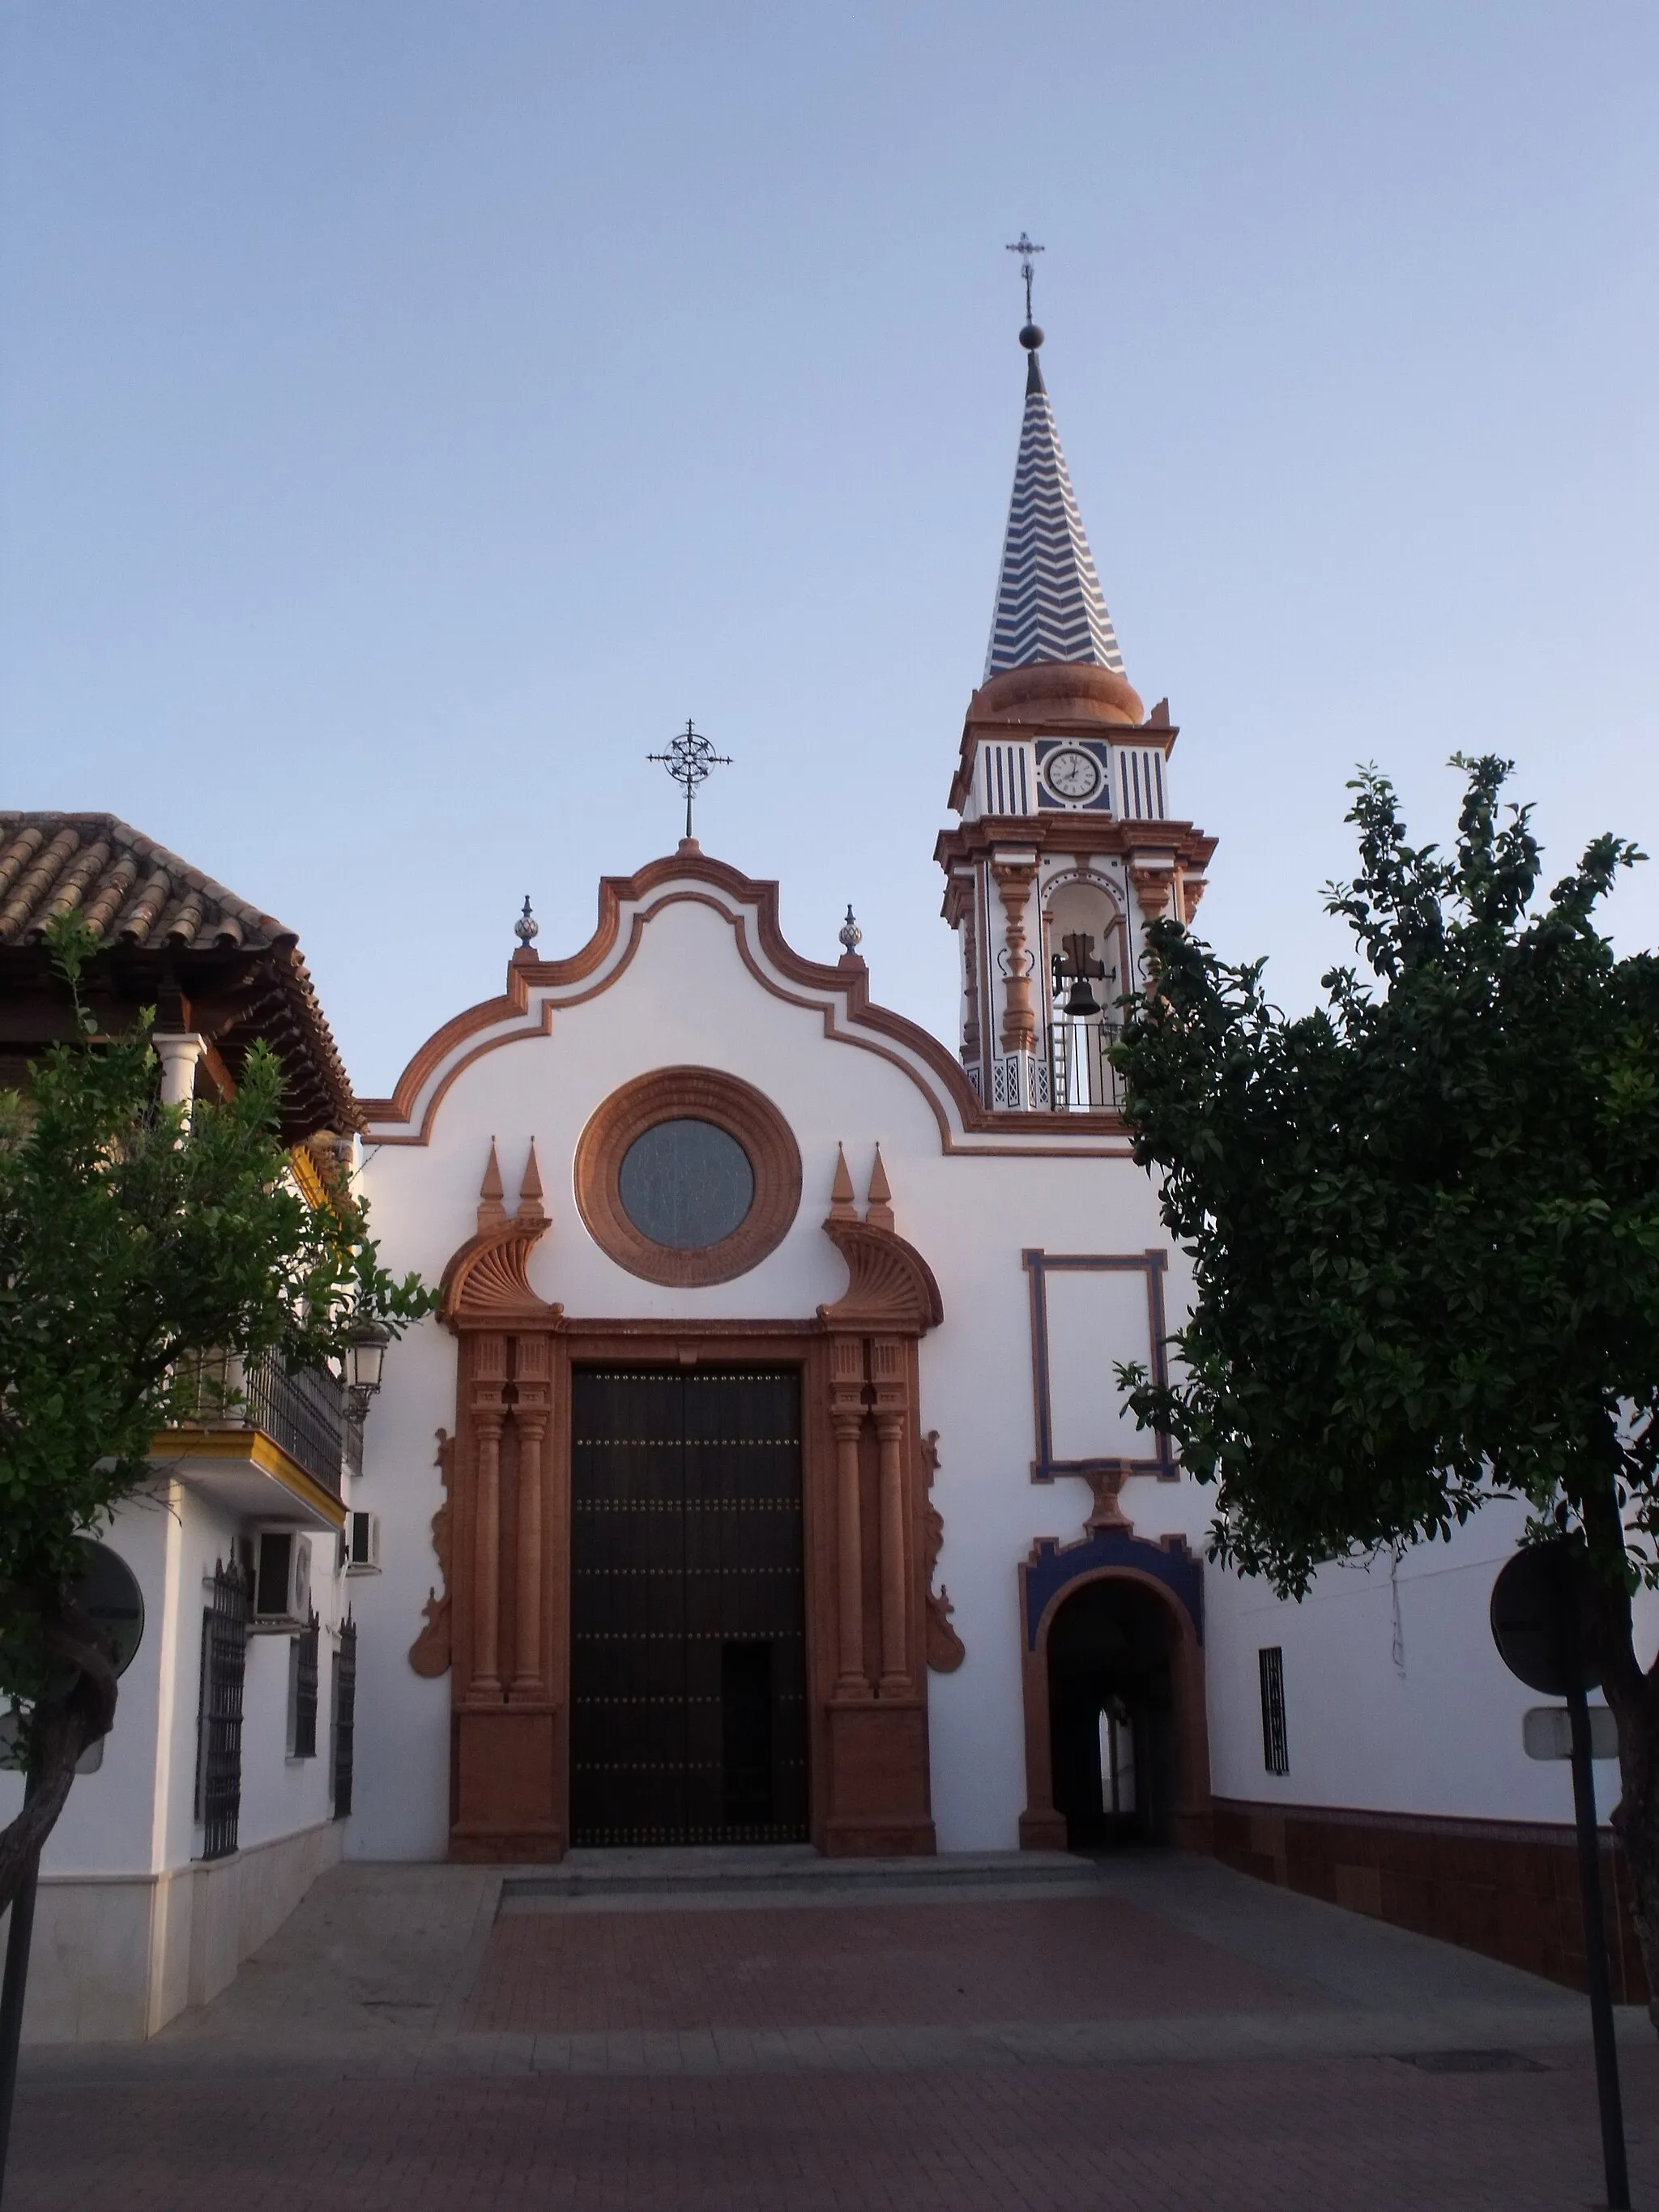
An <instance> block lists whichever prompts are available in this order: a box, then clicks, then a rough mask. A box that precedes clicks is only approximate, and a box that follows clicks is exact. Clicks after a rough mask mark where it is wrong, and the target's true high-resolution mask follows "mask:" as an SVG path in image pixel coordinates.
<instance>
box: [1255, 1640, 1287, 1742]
mask: <svg viewBox="0 0 1659 2212" xmlns="http://www.w3.org/2000/svg"><path fill="white" fill-rule="evenodd" d="M1255 1656H1256V1661H1257V1663H1258V1665H1259V1666H1260V1667H1261V1758H1262V1763H1263V1765H1265V1766H1266V1767H1267V1771H1268V1773H1269V1774H1288V1773H1289V1772H1290V1771H1291V1754H1290V1750H1289V1747H1288V1746H1287V1745H1286V1743H1285V1654H1284V1651H1283V1650H1282V1649H1281V1648H1280V1646H1279V1644H1272V1645H1270V1646H1268V1647H1267V1648H1265V1649H1263V1650H1260V1651H1258V1652H1257V1653H1256V1655H1255Z"/></svg>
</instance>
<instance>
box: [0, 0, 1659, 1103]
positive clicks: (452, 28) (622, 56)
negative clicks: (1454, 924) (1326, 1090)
mask: <svg viewBox="0 0 1659 2212" xmlns="http://www.w3.org/2000/svg"><path fill="white" fill-rule="evenodd" d="M1656 96H1659V14H1656V12H1655V10H1654V9H1652V7H1651V6H1650V5H1640V6H1638V5H1623V4H1618V0H1613V4H1607V3H1606V0H1598V4H1596V5H1595V6H1594V7H1589V6H1571V5H1565V6H1564V5H1560V4H1559V3H1558V0H1552V4H1528V0H1492V4H1468V5H1465V4H1459V0H1432V4H1421V5H1418V4H1407V0H1397V4H1392V5H1379V6H1375V7H1357V6H1349V7H1343V6H1340V5H1337V4H1334V0H1332V4H1320V5H1279V4H1272V0H1269V4H1265V5H1261V6H1255V7H1249V8H1245V7H1240V6H1237V5H1236V4H1231V0H1227V4H1220V3H1219V0H1218V4H1210V5H1181V4H1175V5H1160V6H1158V7H1155V8H1154V7H1148V6H1146V5H1137V6H1126V5H1115V4H1103V0H1082V3H1081V4H1042V0H1033V3H1032V4H1025V5H1021V6H1018V7H1016V6H1012V5H994V4H986V0H954V4H937V5H913V4H907V0H887V4H884V5H881V6H874V7H857V8H854V7H849V6H846V5H841V4H834V0H821V4H819V5H817V6H811V7H808V6H800V5H794V6H788V5H785V6H780V5H778V4H775V0H773V4H758V0H757V4H752V5H727V4H720V0H694V4H691V5H687V4H685V0H677V4H659V0H645V3H644V4H639V5H616V6H611V7H609V8H596V7H591V6H583V7H578V6H574V5H559V4H555V0H258V4H252V0H0V163H3V167H0V285H3V303H4V304H3V324H0V803H3V804H6V805H24V806H67V807H88V808H91V807H95V808H108V809H111V810H112V811H115V812H117V813H119V814H121V815H123V816H125V817H126V818H127V819H128V820H129V821H131V822H132V823H136V824H137V825H138V826H139V827H141V828H142V829H144V830H146V831H147V832H148V833H149V835H150V836H154V837H155V838H158V839H159V840H161V842H164V843H166V844H168V845H171V846H172V847H173V848H174V849H175V850H177V851H179V852H180V853H182V854H185V855H186V856H187V857H188V858H189V859H190V860H191V861H192V862H193V863H194V864H195V865H197V866H200V867H202V868H204V869H205V870H207V871H208V872H210V873H212V874H214V875H216V876H218V877H219V878H221V879H222V880H223V881H225V882H227V883H228V884H231V885H232V886H234V889H235V890H238V891H239V892H240V893H241V894H242V895H243V896H246V897H248V898H250V899H252V900H254V901H256V902H258V903H260V904H261V905H264V906H265V907H267V908H270V910H271V911H273V912H275V913H276V914H278V915H282V916H283V918H284V919H285V920H286V921H289V922H290V923H292V924H293V925H294V926H295V927H297V929H298V930H299V932H300V935H301V942H302V944H303V945H304V947H305V949H306V951H307V956H308V957H309V958H310V961H311V963H312V966H313V971H314V972H315V975H316V976H317V979H318V981H319V986H320V988H321V991H322V994H323V997H324V1001H325V1005H326V1006H327V1008H328V1010H329V1012H330V1013H331V1017H332V1018H333V1021H334V1023H335V1025H336V1028H337V1032H338V1034H339V1036H340V1039H341V1042H342V1044H343V1048H344V1050H345V1053H346V1055H347V1060H348V1063H349V1066H350V1067H351V1069H352V1072H353V1074H354V1076H355V1078H356V1081H357V1083H358V1085H359V1088H360V1089H362V1090H364V1091H378V1090H380V1089H383V1088H385V1087H386V1086H388V1085H390V1083H391V1081H392V1078H393V1076H394V1075H395V1074H396V1073H397V1072H398V1068H399V1067H400V1066H401V1065H402V1064H403V1061H404V1059H405V1058H406V1057H407V1055H408V1054H410V1052H411V1051H412V1050H413V1049H414V1048H415V1047H416V1045H417V1044H418V1043H419V1042H421V1040H422V1038H423V1037H424V1036H426V1035H427V1033H428V1031H429V1030H431V1029H432V1028H433V1027H435V1025H436V1024H437V1023H438V1022H439V1021H440V1020H441V1019H443V1018H447V1016H448V1015H449V1014H450V1013H452V1012H453V1011H455V1010H456V1009H457V1008H458V1007H459V1006H461V1005H464V1004H465V1003H468V1002H470V1001H471V1000H474V999H476V998H479V997H483V996H485V995H487V994H489V993H490V992H492V991H494V990H495V989H498V988H499V987H500V979H501V968H502V963H503V961H504V959H505V957H506V955H507V952H508V951H510V950H511V947H512V937H511V925H512V922H513V916H514V915H515V913H516V912H517V909H518V906H519V902H520V899H521V897H522V896H523V895H524V893H525V891H526V890H529V891H530V892H531V894H532V897H533V899H534V902H535V905H536V908H537V911H538V915H539V916H540V918H541V922H542V939H541V944H542V947H543V949H544V950H546V951H551V952H559V951H570V950H573V949H574V947H575V946H576V945H579V944H580V943H581V942H582V941H584V940H585V939H586V936H587V935H588V933H589V931H590V929H591V927H592V917H593V911H594V891H595V882H596V878H597V877H598V876H599V874H600V873H601V872H611V871H616V872H625V871H628V870H629V869H632V868H634V867H635V866H639V865H640V864H641V862H643V861H645V860H648V859H650V858H652V857H653V855H655V854H659V853H660V852H663V851H665V850H666V849H668V848H670V847H671V845H672V842H673V840H674V837H675V836H676V835H677V832H678V823H677V819H676V814H675V799H674V793H673V791H672V789H671V787H670V786H669V785H668V783H667V782H666V781H665V780H664V777H663V773H662V771H661V769H657V768H652V767H649V766H647V763H646V762H645V759H644V756H645V754H646V753H647V751H649V750H653V749H654V748H659V747H660V746H661V745H662V744H663V743H664V742H665V740H666V739H667V738H669V736H670V735H671V733H672V732H673V731H674V729H675V728H676V726H678V725H679V724H682V723H683V722H684V719H685V717H686V716H687V715H688V714H691V715H695V716H696V720H697V723H698V726H699V727H700V728H702V729H705V730H706V731H707V732H708V734H709V735H710V736H711V737H712V738H714V740H715V741H716V742H717V744H719V746H720V750H722V751H725V752H729V753H731V754H732V755H733V756H735V765H734V766H732V768H730V769H725V770H723V771H721V772H720V775H719V780H718V781H716V782H714V783H711V784H710V786H709V787H708V796H707V799H706V801H705V803H704V805H703V807H702V813H701V818H700V825H699V826H700V831H701V834H702V839H703V842H704V844H705V846H706V848H708V849H709V850H711V851H713V852H714V853H716V854H720V856H722V857H724V858H726V859H729V860H732V861H735V862H736V863H737V864H738V866H742V867H744V868H746V869H748V870H749V871H750V872H753V873H756V874H761V875H772V876H777V877H779V878H781V881H782V884H783V913H784V920H785V924H786V927H787V930H788V932H789V933H790V935H791V936H792V938H793V940H794V942H795V943H796V944H797V945H799V947H800V948H801V950H803V951H807V952H809V953H813V954H816V955H817V956H818V957H833V956H834V954H835V952H836V950H837V947H836V942H835V932H836V925H837V923H838V921H839V920H840V917H841V911H842V907H843V905H844V904H845V902H847V901H848V899H850V900H851V901H852V902H853V903H854V907H855V908H857V911H858V915H859V918H860V921H861V922H862V924H863V926H864V928H865V932H866V947H865V949H866V953H867V955H868V957H869V959H870V963H871V966H872V970H873V978H874V982H875V987H876V989H877V992H878V995H879V996H881V997H882V998H884V1000H887V1001H888V1002H889V1003H890V1004H892V1005H895V1006H899V1007H901V1008H902V1009H903V1010H904V1011H906V1012H909V1013H912V1014H914V1015H916V1016H918V1017H919V1018H921V1019H923V1020H925V1021H927V1022H928V1023H929V1024H931V1025H932V1026H933V1027H935V1028H937V1029H939V1030H942V1031H944V1032H945V1033H946V1034H947V1035H949V1034H950V1032H951V1027H952V1024H953V1022H954V1009H955V994H954V984H953V975H954V963H953V952H952V942H951V937H950V933H949V932H948V931H947V930H946V929H945V927H944V925H943V924H942V923H941V922H940V921H939V920H938V918H937V917H938V905H939V879H938V878H937V876H936V873H935V872H934V870H933V865H932V860H931V852H932V846H933V836H934V834H935V832H936V830H937V829H938V828H939V826H940V825H941V824H942V823H944V822H945V820H946V819H947V818H948V817H947V815H946V812H945V793H946V790H947V787H948V784H949V780H950V775H951V767H952V764H953V763H954V760H955V756H956V749H957V738H958V735H959V732H960V728H961V717H962V711H963V706H964V704H965V702H966V701H967V697H968V695H969V690H971V688H972V686H973V684H975V681H976V680H977V678H978V675H979V671H980V668H981V662H982V658H983V654H984V649H985V635H986V629H987V622H988V618H989V614H990V607H991V598H992V588H993V584H994V577H995V570H996V563H997V556H998V551H999V546H1000V534H1001V529H1002V524H1003V520H1004V513H1005V509H1006V499H1007V493H1008V486H1009V481H1010V477H1011V473H1012V464H1013V456H1014V448H1015V444H1016V440H1017V435H1018V416H1019V407H1020V394H1021V390H1022V377H1023V368H1024V363H1023V358H1022V356H1021V355H1020V353H1019V351H1018V347H1017V345H1016V344H1015V342H1014V332H1015V330H1016V328H1017V326H1018V322H1019V320H1020V314H1019V300H1018V275H1017V271H1016V270H1015V267H1014V264H1013V261H1012V257H1010V256H1009V255H1007V254H1006V253H1005V252H1003V250H1002V248H1003V245H1004V242H1005V240H1008V239H1011V238H1013V237H1015V236H1017V235H1018V233H1019V230H1020V228H1021V226H1022V225H1026V226H1029V228H1030V231H1031V234H1032V235H1033V236H1034V237H1036V238H1038V239H1040V240H1042V241H1043V242H1044V243H1045V244H1046V246H1047V247H1048V252H1046V254H1045V255H1044V256H1043V258H1042V262H1041V264H1040V279H1039V295H1038V313H1039V319H1040V320H1041V321H1042V323H1043V324H1044V325H1045V326H1046V328H1047V330H1048V347H1047V349H1046V352H1045V356H1044V361H1045V365H1046V368H1047V370H1048V385H1049V389H1050V392H1051V393H1052V395H1053V398H1054V405H1055V409H1056V412H1057V415H1058V418H1059V422H1060V431H1061V435H1062V437H1063V439H1064V441H1065V443H1066V450H1067V453H1068V455H1069V458H1070V461H1071V467H1072V474H1073V481H1074V483H1075V484H1076V488H1077V491H1078V495H1079V501H1080V502H1081V505H1082V508H1083V513H1084V516H1085V522H1086V524H1087V526H1088V529H1089V532H1090V535H1091V540H1092V543H1093V545H1094V550H1095V555H1096V559H1097V564H1098V566H1099V568H1100V571H1101V574H1102V578H1103V582H1104V586H1105V589H1106V594H1107V599H1108V601H1109V605H1110V606H1111V609H1112V612H1113V615H1114V617H1115V621H1116V623H1117V627H1118V631H1119V635H1120V636H1121V640H1122V643H1123V649H1124V653H1125V657H1126V659H1127V666H1128V671H1129V674H1130V676H1131V678H1132V679H1133V681H1134V682H1135V684H1137V685H1138V687H1139V690H1141V692H1142V694H1143V696H1145V697H1146V700H1147V702H1149V703H1150V702H1152V701H1153V700H1156V699H1157V698H1158V697H1159V696H1163V695H1164V694H1166V693H1167V694H1168V696H1169V697H1170V703H1171V709H1172V712H1173V714H1174V715H1175V717H1176V720H1177V721H1179V722H1180V723H1181V724H1182V727H1183V735H1182V739H1181V742H1180V744H1179V746H1178V747H1177V750H1176V782H1175V790H1176V799H1177V800H1178V802H1179V804H1180V806H1181V808H1182V811H1190V812H1191V813H1192V814H1193V815H1194V817H1196V818H1197V819H1198V820H1199V821H1200V823H1203V825H1204V826H1205V827H1206V828H1207V829H1210V830H1212V831H1213V832H1215V833H1216V834H1217V835H1218V836H1219V837H1220V839H1221V850H1220V853H1219V854H1218V859H1217V862H1216V866H1215V869H1214V872H1213V876H1212V890H1211V892H1210V895H1209V897H1208V899H1207V901H1206V905H1205V908H1204V909H1203V916H1202V920H1203V923H1204V925H1205V927H1206V929H1207V931H1208V933H1209V934H1210V935H1211V936H1212V939H1214V941H1215V942H1216V943H1217V944H1218V945H1220V946H1221V947H1223V948H1224V949H1225V951H1227V952H1229V953H1230V954H1231V955H1235V956H1237V957H1244V956H1247V955H1254V954H1257V953H1266V954H1267V955H1269V956H1270V957H1271V967H1270V970H1269V972H1270V975H1271V976H1272V977H1273V980H1274V981H1275V983H1276V986H1277V989H1278V992H1279V995H1280V997H1281V999H1282V1000H1284V1001H1285V1003H1286V1004H1290V1005H1300V1004H1303V1003H1305V1002H1306V1001H1307V1000H1309V999H1310V997H1311V996H1312V994H1314V992H1315V991H1316V986H1317V977H1318V974H1319V972H1320V969H1321V967H1322V964H1323V963H1325V961H1326V960H1327V959H1328V957H1330V955H1331V953H1332V951H1334V949H1335V947H1336V945H1337V944H1338V943H1339V941H1340V940H1339V939H1337V937H1336V936H1334V933H1333V927H1332V925H1330V924H1329V923H1328V922H1327V921H1324V920H1323V918H1322V915H1321V914H1320V908H1319V886H1320V885H1321V884H1322V881H1323V880H1324V879H1325V878H1327V877H1328V876H1329V875H1331V874H1332V873H1334V872H1338V871H1340V870H1341V869H1342V868H1343V867H1344V866H1345V863H1346V860H1347V858H1348V854H1349V849H1350V848H1349V843H1348V833H1347V832H1346V830H1345V829H1344V828H1343V827H1342V824H1341V815H1342V811H1343V808H1344V805H1345V803H1346V801H1345V796H1344V792H1343V784H1344V781H1345V778H1346V775H1348V774H1349V772H1350V769H1351V765H1352V763H1354V762H1355V761H1356V760H1359V759H1370V758H1375V759H1376V760H1377V761H1379V762H1380V763H1383V765H1384V766H1385V767H1386V768H1388V769H1389V770H1390V771H1391V772H1392V773H1393V774H1394V775H1395V778H1396V780H1397V781H1398V782H1399V783H1400V785H1401V787H1402V790H1403V791H1404V793H1406V795H1407V799H1408V802H1409V805H1410V808H1411V812H1412V817H1413V825H1414V827H1416V828H1417V829H1419V830H1420V831H1422V832H1423V833H1425V834H1429V833H1432V834H1437V835H1438V834H1443V833H1444V832H1445V831H1446V830H1447V829H1449V825H1450V822H1451V818H1452V812H1453V808H1454V803H1455V791H1456V787H1455V778H1453V777H1452V776H1450V775H1448V774H1447V773H1446V772H1445V771H1444V770H1443V768H1442V766H1441V763H1443V761H1444V759H1445V757H1446V756H1447V755H1448V754H1449V753H1450V752H1451V751H1452V750H1454V749H1455V748H1459V747H1461V748H1463V749H1465V750H1472V749H1486V748H1495V749H1498V750H1502V751H1504V752H1505V753H1508V754H1510V755H1513V757H1515V758H1516V761H1517V762H1518V763H1519V770H1518V775H1517V779H1516V782H1517V788H1518V790H1519V791H1520V792H1521V793H1524V794H1525V795H1527V796H1528V797H1530V798H1533V799H1536V800H1537V801H1538V803H1539V812H1538V820H1539V825H1540V828H1541V831H1542V832H1543V835H1544V836H1545V838H1546V841H1547V845H1548V848H1549V854H1550V858H1551V859H1552V860H1559V861H1560V862H1561V863H1563V864H1565V862H1566V860H1568V859H1569V857H1570V855H1571V851H1572V850H1573V849H1574V848H1577V846H1578V845H1579V844H1580V843H1582V842H1583V840H1584V839H1585V838H1586V837H1587V836H1589V835H1591V834H1592V833H1593V832H1594V831H1595V830H1596V829H1601V828H1603V827H1612V828H1615V829H1620V830H1621V831H1623V832H1626V833H1628V834H1631V835H1634V836H1638V837H1640V838H1641V839H1642V840H1643V842H1644V843H1647V844H1650V845H1652V846H1654V847H1655V848H1659V769H1656V744H1655V706H1656V698H1659V684H1656V676H1659V618H1656V602H1659V574H1656V566H1659V563H1656V551H1655V518H1656V513H1659V497H1656V494H1659V484H1656V475H1659V469H1656V460H1659V439H1656V431H1655V416H1654V406H1655V392H1656V377H1655V368H1656V363H1655V350H1656V348H1655V337H1656V323H1659V316H1656V304H1655V299H1656V293H1655V252H1654V246H1655V215H1656V191H1655V187H1656V181H1659V151H1656V149H1659V130H1656V123H1659V97H1656ZM1641 876H1642V879H1641V880H1639V881H1638V882H1634V883H1632V884H1631V885H1630V886H1629V887H1628V888H1626V890H1622V891H1621V892H1620V895H1619V899H1618V902H1617V904H1616V906H1615V908H1614V909H1613V916H1614V920H1615V921H1616V924H1617V927H1618V931H1619V935H1620V941H1621V943H1623V944H1625V945H1630V946H1633V945H1637V944H1650V943H1652V942H1653V941H1654V939H1655V938H1656V936H1659V927H1656V924H1659V866H1654V867H1650V868H1648V869H1646V870H1644V871H1643V872H1641Z"/></svg>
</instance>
